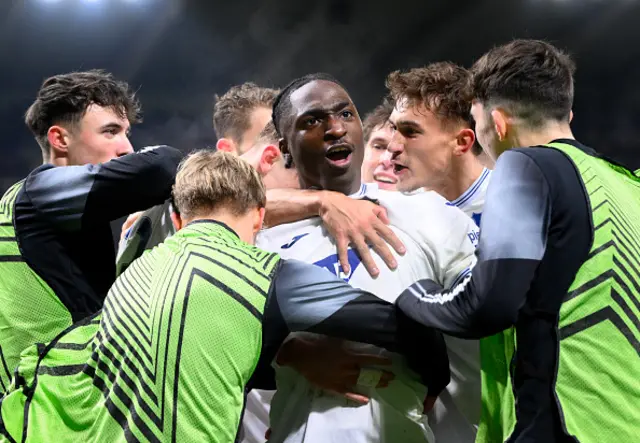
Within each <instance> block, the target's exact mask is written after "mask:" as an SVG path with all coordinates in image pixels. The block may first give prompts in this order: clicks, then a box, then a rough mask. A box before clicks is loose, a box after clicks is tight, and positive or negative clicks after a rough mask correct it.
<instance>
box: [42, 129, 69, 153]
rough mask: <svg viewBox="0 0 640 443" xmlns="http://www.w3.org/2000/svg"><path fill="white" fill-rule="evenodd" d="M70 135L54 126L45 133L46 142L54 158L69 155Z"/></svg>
mask: <svg viewBox="0 0 640 443" xmlns="http://www.w3.org/2000/svg"><path fill="white" fill-rule="evenodd" d="M70 137H71V134H69V131H68V130H66V129H65V128H63V127H62V126H58V125H54V126H51V127H50V128H49V130H48V131H47V141H48V142H49V146H50V147H51V156H52V157H54V158H60V157H67V156H68V154H69V141H70V140H69V138H70Z"/></svg>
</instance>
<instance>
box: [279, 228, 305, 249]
mask: <svg viewBox="0 0 640 443" xmlns="http://www.w3.org/2000/svg"><path fill="white" fill-rule="evenodd" d="M307 235H309V233H308V232H307V233H305V234H300V235H296V236H295V237H293V238H292V239H291V241H290V242H289V243H287V244H284V245H282V246H280V248H282V249H289V248H290V247H292V246H293V245H295V244H296V243H297V242H298V240H300V239H301V238H302V237H306V236H307Z"/></svg>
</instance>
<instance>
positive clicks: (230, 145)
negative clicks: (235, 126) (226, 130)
mask: <svg viewBox="0 0 640 443" xmlns="http://www.w3.org/2000/svg"><path fill="white" fill-rule="evenodd" d="M216 149H217V150H218V151H224V152H230V153H232V154H236V153H237V152H236V144H235V143H234V142H233V140H231V139H228V138H224V137H222V138H221V139H219V140H218V141H217V143H216Z"/></svg>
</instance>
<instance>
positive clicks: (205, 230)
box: [179, 218, 240, 240]
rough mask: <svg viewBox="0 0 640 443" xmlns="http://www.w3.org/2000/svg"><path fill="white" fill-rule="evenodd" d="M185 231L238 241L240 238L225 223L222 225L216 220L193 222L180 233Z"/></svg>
mask: <svg viewBox="0 0 640 443" xmlns="http://www.w3.org/2000/svg"><path fill="white" fill-rule="evenodd" d="M182 231H185V233H199V234H204V235H216V234H217V235H221V234H222V236H224V237H227V238H231V239H233V240H239V239H240V236H239V235H238V234H237V233H236V231H234V230H233V229H231V228H230V227H229V225H227V224H226V223H222V222H221V221H218V220H213V219H208V218H207V219H201V220H194V221H192V222H190V223H189V224H188V225H187V226H185V227H184V229H182V230H180V231H179V233H180V232H182Z"/></svg>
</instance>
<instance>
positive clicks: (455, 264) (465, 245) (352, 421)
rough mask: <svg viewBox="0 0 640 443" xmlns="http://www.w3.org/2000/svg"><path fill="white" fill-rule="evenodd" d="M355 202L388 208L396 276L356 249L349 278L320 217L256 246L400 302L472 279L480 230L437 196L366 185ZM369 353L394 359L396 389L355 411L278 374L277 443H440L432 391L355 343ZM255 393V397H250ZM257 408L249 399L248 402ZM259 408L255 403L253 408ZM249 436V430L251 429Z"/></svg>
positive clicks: (293, 376) (269, 235) (273, 232)
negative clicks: (431, 414) (413, 293)
mask: <svg viewBox="0 0 640 443" xmlns="http://www.w3.org/2000/svg"><path fill="white" fill-rule="evenodd" d="M352 197H354V198H364V197H366V198H369V199H372V200H377V201H378V202H379V203H380V205H381V206H383V207H384V208H386V210H387V213H388V216H389V219H390V222H391V227H392V229H393V230H394V232H395V233H396V235H397V236H398V237H399V238H400V239H401V240H402V241H403V242H404V244H405V246H406V248H407V253H406V254H405V255H404V256H398V255H396V259H397V261H398V268H397V269H396V270H395V271H392V270H390V269H388V268H387V266H386V265H385V264H384V263H383V261H382V259H381V258H380V257H379V256H377V255H376V254H375V253H373V251H372V253H373V257H374V259H375V260H376V263H377V264H378V267H379V269H380V275H379V276H378V277H377V278H375V279H373V278H372V277H371V276H370V275H369V274H368V272H367V270H366V269H365V268H364V265H362V263H361V262H360V258H359V257H358V255H357V254H356V253H355V251H349V263H350V265H351V272H350V273H349V274H345V273H344V272H343V271H342V269H341V267H340V264H339V262H338V257H337V251H336V246H335V243H334V241H333V239H332V238H331V237H330V236H329V235H328V233H327V232H326V230H325V229H324V227H323V226H322V223H321V220H320V219H319V218H313V219H308V220H303V221H300V222H296V223H291V224H287V225H282V226H278V227H274V228H271V229H268V230H265V231H263V232H262V233H261V234H260V235H259V236H258V242H257V245H258V246H259V247H261V248H263V249H266V250H269V251H273V252H278V253H279V254H280V255H281V256H282V257H283V258H295V259H298V260H302V261H306V262H308V263H313V264H315V265H317V266H320V267H324V268H325V269H327V270H329V271H330V272H332V273H335V274H336V275H337V276H339V277H340V278H342V279H344V280H345V281H348V282H349V283H350V284H351V285H353V286H355V287H358V288H362V289H365V290H367V291H369V292H371V293H373V294H375V295H377V296H379V297H380V298H382V299H384V300H387V301H389V302H394V301H395V299H396V297H397V296H398V295H399V294H400V293H401V292H402V291H403V290H404V289H406V288H407V287H408V286H409V285H411V284H412V283H414V282H415V281H417V280H420V279H425V278H428V279H432V280H435V281H437V282H438V283H440V284H442V285H443V286H446V287H450V286H452V285H454V284H455V283H456V282H457V281H459V280H460V279H462V278H464V277H466V276H467V275H468V274H469V273H470V272H471V268H472V266H473V264H474V263H475V257H474V250H475V244H476V240H477V237H478V229H477V227H476V226H475V224H474V223H473V221H472V220H470V219H469V218H468V217H465V216H464V214H463V213H462V212H460V211H459V210H458V209H457V208H454V207H451V206H450V205H447V202H446V200H445V199H444V198H442V197H441V196H440V195H438V194H436V193H435V192H423V193H419V194H414V195H410V196H409V195H404V194H401V193H398V192H390V191H382V190H379V189H378V188H377V186H375V185H363V186H362V188H361V191H360V192H359V193H358V194H356V195H354V196H352ZM349 347H352V348H354V349H357V350H359V351H362V350H363V349H364V350H365V352H367V353H376V354H382V355H387V356H390V357H391V358H392V360H393V362H394V363H393V368H392V371H393V372H394V373H395V379H394V380H393V381H392V382H391V383H390V385H389V387H387V388H384V389H380V390H376V389H372V390H369V391H365V392H367V394H368V395H370V398H371V401H370V402H369V403H368V404H367V405H364V406H358V407H354V405H353V404H350V403H349V402H348V401H347V400H345V399H344V398H343V397H340V396H335V395H333V394H328V393H324V392H322V391H320V390H318V389H316V388H314V387H313V386H312V385H310V384H309V383H308V382H307V381H306V379H304V378H303V377H302V376H300V375H299V374H298V373H297V372H295V371H294V370H293V369H291V368H288V367H279V368H277V369H276V379H277V386H278V390H277V392H276V394H275V396H274V398H273V401H272V403H271V413H270V421H271V428H272V434H271V438H270V440H269V441H270V442H275V443H279V442H286V443H302V442H305V443H316V442H317V443H327V442H338V441H339V442H353V443H364V442H367V443H373V442H376V443H383V442H384V443H396V442H400V441H401V442H406V443H413V442H420V443H423V442H431V441H434V437H433V433H432V432H431V430H430V428H429V425H428V422H427V420H426V417H425V416H424V415H423V414H422V412H423V401H424V399H425V397H426V394H427V388H426V387H425V386H424V385H422V384H421V382H420V380H419V378H418V376H417V375H416V374H415V373H413V371H411V370H409V369H408V368H407V367H406V365H405V363H404V359H403V358H402V357H401V356H399V355H397V354H391V353H388V352H387V351H383V350H381V349H379V348H375V347H374V346H371V345H365V344H361V343H358V344H355V343H350V344H349ZM250 395H251V394H250ZM249 403H250V402H249V401H247V404H249ZM251 403H252V402H251ZM245 430H246V427H245Z"/></svg>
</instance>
